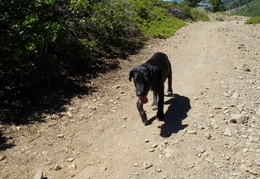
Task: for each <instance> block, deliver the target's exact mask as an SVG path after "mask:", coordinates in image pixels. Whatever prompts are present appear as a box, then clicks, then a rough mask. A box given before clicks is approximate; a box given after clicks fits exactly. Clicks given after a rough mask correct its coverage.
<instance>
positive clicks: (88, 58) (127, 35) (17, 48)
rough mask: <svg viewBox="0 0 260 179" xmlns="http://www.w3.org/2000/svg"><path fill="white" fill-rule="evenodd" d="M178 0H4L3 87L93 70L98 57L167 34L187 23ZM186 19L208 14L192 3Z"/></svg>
mask: <svg viewBox="0 0 260 179" xmlns="http://www.w3.org/2000/svg"><path fill="white" fill-rule="evenodd" d="M176 6H180V5H179V4H178V5H177V3H176V2H164V1H162V0H150V1H147V0H113V1H105V0H2V1H0V25H1V31H0V33H1V36H0V79H1V81H0V82H1V84H2V86H34V85H37V84H40V83H41V81H43V80H46V79H52V78H53V77H56V76H59V75H61V73H63V74H64V73H65V71H64V69H63V68H64V64H65V66H66V67H71V66H73V67H76V68H81V69H84V70H89V69H91V67H92V66H93V65H95V63H96V61H95V60H96V59H97V58H98V57H100V56H106V55H108V56H109V55H111V56H113V55H114V54H115V55H116V54H121V53H122V52H123V53H124V52H125V50H128V51H131V50H132V49H134V48H135V47H136V46H138V45H140V44H142V43H143V40H144V36H143V35H144V34H145V36H146V37H160V38H166V37H169V36H171V35H173V34H174V32H175V31H176V30H177V29H178V28H180V27H182V26H184V25H185V23H184V22H183V21H181V20H179V19H177V18H176V17H173V15H174V14H173V13H172V12H171V9H173V8H174V7H176ZM180 11H183V12H184V13H185V18H192V19H205V17H204V16H203V14H202V13H201V12H199V11H196V10H191V9H190V8H189V7H186V8H181V9H179V10H178V12H180Z"/></svg>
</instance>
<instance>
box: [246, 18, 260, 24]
mask: <svg viewBox="0 0 260 179" xmlns="http://www.w3.org/2000/svg"><path fill="white" fill-rule="evenodd" d="M259 23H260V17H252V18H251V19H249V20H248V21H246V24H259Z"/></svg>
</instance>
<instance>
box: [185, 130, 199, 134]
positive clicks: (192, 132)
mask: <svg viewBox="0 0 260 179" xmlns="http://www.w3.org/2000/svg"><path fill="white" fill-rule="evenodd" d="M187 133H188V134H197V132H196V131H195V130H187Z"/></svg>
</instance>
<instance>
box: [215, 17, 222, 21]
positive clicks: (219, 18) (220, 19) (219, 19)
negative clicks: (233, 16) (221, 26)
mask: <svg viewBox="0 0 260 179" xmlns="http://www.w3.org/2000/svg"><path fill="white" fill-rule="evenodd" d="M216 20H218V21H224V19H223V18H221V17H217V18H216Z"/></svg>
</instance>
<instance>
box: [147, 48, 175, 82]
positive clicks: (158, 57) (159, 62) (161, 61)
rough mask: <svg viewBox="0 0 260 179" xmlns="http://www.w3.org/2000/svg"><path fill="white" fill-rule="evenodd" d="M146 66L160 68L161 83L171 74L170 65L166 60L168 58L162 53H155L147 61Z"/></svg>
mask: <svg viewBox="0 0 260 179" xmlns="http://www.w3.org/2000/svg"><path fill="white" fill-rule="evenodd" d="M146 64H150V65H152V66H156V67H158V68H160V70H162V75H163V76H162V77H163V82H165V80H166V78H168V76H169V74H171V73H172V69H171V63H170V61H169V59H168V56H167V55H166V54H165V53H162V52H157V53H155V54H154V55H153V56H152V57H151V58H150V59H149V60H147V62H146Z"/></svg>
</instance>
